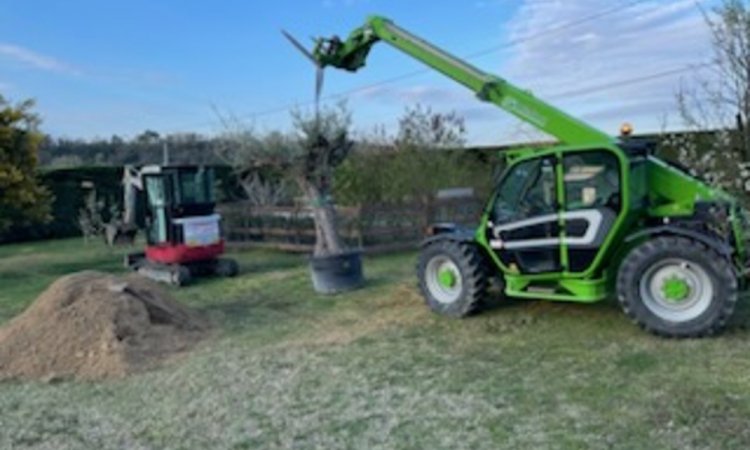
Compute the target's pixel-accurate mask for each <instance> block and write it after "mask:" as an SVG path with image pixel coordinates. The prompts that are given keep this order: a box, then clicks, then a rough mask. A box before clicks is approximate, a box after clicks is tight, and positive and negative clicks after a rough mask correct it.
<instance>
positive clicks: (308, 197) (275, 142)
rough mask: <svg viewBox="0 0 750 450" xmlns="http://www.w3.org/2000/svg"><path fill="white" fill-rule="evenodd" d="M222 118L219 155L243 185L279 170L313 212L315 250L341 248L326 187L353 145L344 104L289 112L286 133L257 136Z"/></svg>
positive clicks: (337, 250) (325, 251) (323, 252)
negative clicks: (290, 124)
mask: <svg viewBox="0 0 750 450" xmlns="http://www.w3.org/2000/svg"><path fill="white" fill-rule="evenodd" d="M222 120H223V122H224V125H225V127H226V128H227V132H225V133H224V136H223V139H224V144H223V145H222V146H221V147H219V149H218V154H219V155H220V156H221V158H222V159H223V160H224V161H226V162H228V163H230V164H232V165H233V166H234V167H235V170H236V172H237V173H239V174H241V176H242V177H243V179H244V180H245V182H244V184H246V185H249V184H250V183H252V182H253V180H262V179H263V177H268V176H269V174H274V173H276V174H283V175H284V177H286V178H287V179H288V180H291V181H293V182H294V183H295V184H296V186H297V188H298V189H299V192H300V193H301V194H302V196H303V197H304V199H305V201H306V203H307V204H308V205H309V206H310V208H311V210H312V212H313V217H314V221H315V235H316V241H315V251H314V255H315V256H326V255H335V254H340V253H343V252H344V245H343V242H342V240H341V237H340V235H339V233H338V228H337V223H336V211H335V209H334V205H333V201H332V200H333V199H332V197H331V188H332V182H333V173H334V170H335V168H336V167H337V166H339V165H340V164H341V163H342V162H343V161H344V160H345V159H346V157H347V156H348V155H349V153H350V151H351V150H352V147H353V146H354V142H353V141H352V140H351V132H350V129H351V114H350V113H349V111H348V109H347V108H346V106H345V105H344V104H340V105H338V106H337V107H332V108H322V109H321V110H320V111H319V113H317V114H306V113H304V112H302V111H294V112H293V113H292V121H293V131H292V132H291V133H288V134H283V133H279V132H273V133H269V134H266V135H259V134H257V133H256V132H255V131H254V130H252V129H247V128H246V127H243V126H242V125H241V124H239V123H238V122H237V121H234V122H232V121H231V120H226V119H222ZM266 179H268V178H266Z"/></svg>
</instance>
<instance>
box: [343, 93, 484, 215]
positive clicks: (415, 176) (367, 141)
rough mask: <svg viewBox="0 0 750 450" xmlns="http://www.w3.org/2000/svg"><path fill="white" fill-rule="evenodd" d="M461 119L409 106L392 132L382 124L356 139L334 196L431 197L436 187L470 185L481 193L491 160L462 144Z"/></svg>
mask: <svg viewBox="0 0 750 450" xmlns="http://www.w3.org/2000/svg"><path fill="white" fill-rule="evenodd" d="M465 142H466V128H465V126H464V120H463V118H462V117H460V116H459V115H458V114H456V113H454V112H448V113H441V112H436V111H433V110H431V109H430V108H427V107H423V106H420V105H417V106H414V107H408V108H406V110H405V111H404V114H403V116H402V117H401V119H400V120H399V127H398V130H397V131H396V133H395V135H388V133H386V132H385V131H384V130H383V129H382V128H378V129H376V130H375V132H373V133H370V134H369V135H366V136H364V137H363V138H361V139H360V140H359V141H358V143H357V146H356V151H355V153H354V155H352V157H351V158H349V159H348V160H347V161H346V162H345V163H344V164H343V165H342V166H341V168H340V169H339V170H338V171H337V173H336V183H335V187H336V191H335V192H336V195H337V199H338V200H339V201H340V202H344V203H346V204H349V205H363V204H373V203H375V204H377V203H389V204H398V203H413V202H430V201H431V199H432V198H433V197H434V196H435V194H436V193H437V191H438V190H440V189H444V188H452V187H471V188H473V189H474V190H475V191H479V192H480V195H484V194H486V192H487V191H488V189H489V184H490V181H491V174H492V164H491V163H487V162H483V161H481V159H480V158H478V157H477V155H476V154H474V153H471V152H469V151H467V150H465V149H464V145H465Z"/></svg>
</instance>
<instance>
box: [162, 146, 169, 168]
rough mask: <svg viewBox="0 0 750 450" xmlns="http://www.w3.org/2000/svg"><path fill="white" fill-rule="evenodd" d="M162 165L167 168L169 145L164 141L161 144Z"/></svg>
mask: <svg viewBox="0 0 750 450" xmlns="http://www.w3.org/2000/svg"><path fill="white" fill-rule="evenodd" d="M161 159H162V165H163V166H168V165H169V144H168V143H167V141H166V140H165V141H164V142H163V143H162V158H161Z"/></svg>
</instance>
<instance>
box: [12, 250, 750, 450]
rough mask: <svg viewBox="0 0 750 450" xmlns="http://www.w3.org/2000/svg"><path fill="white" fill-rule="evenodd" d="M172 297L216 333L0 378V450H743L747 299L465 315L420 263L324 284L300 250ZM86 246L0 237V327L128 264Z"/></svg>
mask: <svg viewBox="0 0 750 450" xmlns="http://www.w3.org/2000/svg"><path fill="white" fill-rule="evenodd" d="M235 256H236V257H237V258H238V259H239V260H240V262H241V264H242V267H243V273H242V275H241V276H240V277H238V278H236V279H232V280H221V279H207V280H201V281H200V282H198V283H197V284H196V285H194V286H191V287H188V288H184V289H180V290H177V289H174V290H173V292H174V294H175V295H176V296H177V297H178V298H179V299H180V300H182V301H184V302H185V303H187V304H189V305H191V306H192V307H194V308H196V309H199V310H202V311H204V312H205V313H206V314H208V315H210V316H211V317H212V318H213V320H214V321H215V322H216V323H217V326H218V327H219V328H220V333H219V334H218V335H217V337H216V338H214V339H213V340H211V341H209V342H207V343H205V344H204V345H202V346H201V347H200V348H199V349H198V350H197V351H195V352H194V353H193V354H191V355H190V356H189V357H188V358H186V359H183V360H181V361H179V362H176V363H174V364H170V365H168V366H166V367H164V368H162V369H160V370H158V371H154V372H150V373H146V374H142V375H138V376H134V377H132V378H128V379H124V380H119V381H109V382H102V383H77V382H70V383H62V384H53V385H46V384H42V383H18V382H12V383H4V384H0V430H2V432H0V448H55V449H68V448H69V449H72V448H96V449H108V448H196V449H203V448H227V449H256V448H303V449H308V448H320V449H333V448H404V449H407V448H447V449H456V448H472V449H474V448H487V449H494V448H575V449H577V448H595V449H598V448H633V449H643V448H649V449H655V448H674V449H685V448H738V449H739V448H743V449H744V448H749V447H750V358H749V357H748V352H749V351H750V345H749V344H750V333H749V332H748V328H747V323H748V321H749V320H750V309H749V308H747V306H746V300H743V304H742V305H741V307H740V310H739V311H738V314H737V317H736V319H735V321H734V323H733V324H732V326H731V327H730V329H729V330H728V331H727V332H726V333H725V334H724V335H722V336H721V337H718V338H714V339H705V340H688V341H674V340H664V339H660V338H656V337H653V336H650V335H648V334H645V333H643V332H642V331H640V330H639V329H638V328H636V327H635V326H634V325H632V324H631V323H630V322H629V321H628V320H626V318H625V317H624V315H623V314H622V313H621V312H620V311H619V309H618V308H617V306H616V305H615V304H614V303H613V302H605V303H601V304H596V305H590V306H585V305H574V304H553V303H543V302H510V301H506V302H498V303H497V304H495V305H493V307H492V308H491V309H490V310H489V311H486V312H484V313H483V314H481V315H479V316H476V317H473V318H471V319H468V320H462V321H455V320H449V319H445V318H441V317H437V316H435V315H433V314H432V313H430V312H429V311H428V310H427V308H426V307H425V306H424V305H423V304H422V303H421V299H420V297H419V295H418V294H417V292H416V290H415V287H414V284H415V282H414V278H413V265H414V255H413V254H402V255H395V256H387V257H379V258H371V259H367V260H366V261H365V269H366V272H367V278H368V280H369V283H368V287H367V288H366V289H362V290H360V291H357V292H354V293H351V294H347V295H343V296H338V297H332V298H331V297H320V296H317V295H315V294H314V293H313V292H312V289H311V287H310V282H309V279H308V274H307V271H306V268H305V261H304V258H302V257H299V256H292V255H284V254H277V253H269V252H250V253H243V254H240V255H235ZM120 261H121V252H119V251H111V250H108V249H106V248H104V247H102V246H99V245H98V244H97V245H94V244H91V245H89V246H84V245H82V243H81V241H79V240H69V241H57V242H49V243H39V244H24V245H13V246H6V247H0V286H1V287H2V288H1V289H0V321H6V320H8V319H10V318H11V317H12V316H13V315H15V314H17V313H18V312H19V311H21V310H22V309H23V308H24V307H25V306H26V305H28V304H29V302H30V301H32V300H33V298H34V297H35V296H36V295H37V294H38V293H39V292H41V290H43V289H44V288H45V286H46V285H48V284H49V283H50V282H51V281H53V280H54V279H55V278H56V277H58V276H60V275H62V274H64V273H68V272H70V271H75V270H81V269H87V268H91V269H99V270H106V271H119V270H121V269H120Z"/></svg>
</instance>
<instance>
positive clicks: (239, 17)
mask: <svg viewBox="0 0 750 450" xmlns="http://www.w3.org/2000/svg"><path fill="white" fill-rule="evenodd" d="M715 3H716V1H715V0H702V1H701V0H698V1H696V0H640V1H637V0H615V1H611V0H464V1H460V0H444V1H439V2H438V1H428V0H400V1H399V0H305V1H302V0H296V1H292V0H276V1H271V2H269V1H246V0H244V1H243V0H214V1H205V0H204V1H197V0H127V1H125V0H109V1H102V0H67V1H60V0H0V94H2V95H3V96H4V97H6V98H8V99H10V100H12V101H19V100H22V99H26V98H34V99H35V100H36V102H37V112H38V113H39V114H40V115H41V116H42V119H43V124H42V130H43V131H44V132H46V133H49V134H51V135H53V136H56V137H69V138H86V139H90V138H95V137H103V138H108V137H110V136H112V135H115V134H117V135H119V136H125V137H132V136H135V135H137V134H138V133H140V132H142V131H144V130H146V129H151V130H155V131H157V132H159V133H161V134H167V133H180V132H198V133H204V134H213V133H220V132H221V131H222V130H223V125H222V123H221V120H220V119H219V117H220V116H228V115H231V116H233V117H236V118H237V119H239V120H240V121H241V122H242V124H243V126H247V127H253V128H255V129H256V130H259V131H270V130H276V129H288V127H289V126H290V114H289V108H290V107H292V106H296V107H298V108H302V109H303V110H304V109H305V108H308V109H309V108H311V101H312V99H313V90H314V88H313V86H314V68H313V66H312V65H311V64H310V62H309V61H307V60H306V59H304V57H303V56H302V55H301V54H299V53H298V52H297V51H296V50H295V49H294V48H293V47H292V46H291V45H289V43H288V42H287V41H286V40H284V38H283V37H282V35H281V33H280V30H281V29H286V30H288V31H289V32H291V33H292V34H294V35H295V36H298V37H299V38H300V40H302V41H303V42H311V41H309V37H312V36H330V35H333V34H337V35H340V36H346V35H347V34H348V33H349V32H350V31H351V30H352V29H354V28H356V27H357V26H359V25H361V24H363V23H364V21H365V20H366V18H367V17H368V16H369V15H371V14H379V15H385V16H387V17H389V18H391V19H392V20H394V21H395V22H396V23H397V24H399V25H400V26H401V27H403V28H406V29H407V30H409V31H411V32H412V33H415V34H417V35H419V36H421V37H423V38H425V39H427V40H429V41H430V42H432V43H434V44H436V45H438V46H440V47H441V48H443V49H445V50H448V51H450V52H451V53H453V54H455V55H457V56H460V57H468V56H470V55H476V54H478V53H481V56H478V57H472V58H470V59H469V61H470V62H472V63H473V64H474V65H476V66H478V67H480V68H482V69H484V70H487V71H488V72H492V73H495V74H497V75H499V76H501V77H503V78H506V79H507V80H509V81H510V82H512V83H514V84H515V85H518V86H521V87H523V88H525V89H529V90H531V91H532V92H534V94H535V95H536V96H537V97H539V98H542V99H545V100H547V101H549V102H550V103H552V104H554V105H556V106H558V107H560V108H562V109H564V110H565V111H567V112H568V113H570V114H572V115H575V116H577V117H580V118H582V119H584V120H586V121H587V122H589V123H591V124H592V125H594V126H596V127H599V128H600V129H602V130H604V131H606V132H607V133H609V134H616V133H617V131H618V129H619V127H620V124H622V123H623V122H630V123H632V124H633V125H634V126H635V129H636V131H637V132H650V131H659V130H662V129H664V128H668V129H679V128H680V122H679V118H678V117H677V114H676V112H675V103H676V101H675V95H676V92H677V90H678V89H679V86H680V85H681V84H689V83H690V82H691V81H692V80H694V79H695V77H696V76H701V72H702V71H706V70H710V68H707V67H706V66H705V65H704V66H701V64H705V63H706V62H707V61H709V60H710V58H711V49H710V35H709V32H708V29H707V27H706V25H705V20H704V17H703V14H702V12H701V8H702V9H703V10H704V11H710V9H711V8H712V6H714V5H715ZM423 67H424V66H422V65H420V63H419V62H418V61H416V60H413V59H411V58H409V57H407V56H405V55H403V54H401V53H399V52H398V51H396V50H395V49H394V48H389V47H388V46H387V45H386V44H382V43H381V44H380V45H379V46H377V47H376V48H375V50H373V52H372V54H371V56H370V58H369V60H368V64H367V67H366V68H364V69H362V70H361V71H360V72H358V73H356V74H350V73H343V72H338V71H334V70H328V71H327V74H326V86H325V92H324V95H326V96H328V97H333V98H334V99H331V100H329V102H334V101H337V100H335V99H338V98H340V96H338V95H337V94H340V93H348V95H346V96H344V97H345V98H346V101H347V104H348V106H349V109H350V110H351V111H352V114H353V117H354V122H355V126H356V127H357V129H358V130H360V132H361V133H367V132H368V130H372V129H374V128H375V127H376V126H384V127H386V129H388V130H389V131H393V130H395V129H396V127H397V123H398V118H399V117H400V116H401V115H402V114H403V112H404V110H405V108H406V107H408V106H413V105H415V104H417V103H419V104H422V105H424V106H429V107H431V108H432V109H433V110H435V111H440V112H448V111H456V112H457V113H459V114H460V115H462V116H463V117H465V119H466V125H467V130H468V133H469V136H468V137H469V142H470V143H471V144H476V145H491V144H505V143H510V142H519V141H524V140H532V139H538V138H539V136H538V135H536V134H535V133H532V132H529V130H528V129H527V128H525V127H521V126H519V123H518V122H517V121H515V120H514V119H511V118H510V117H509V116H508V115H507V114H506V113H505V112H503V111H502V110H500V109H498V108H497V107H495V106H493V105H488V104H484V103H482V102H480V101H479V100H477V99H476V97H475V96H474V95H473V94H472V93H471V92H469V91H468V90H466V89H464V88H462V87H461V86H459V85H456V84H455V83H453V82H451V81H450V80H447V79H445V78H443V77H442V76H441V75H439V74H436V73H433V72H431V71H429V70H422V69H423ZM408 74H414V75H412V76H407V77H404V75H408ZM393 79H396V81H393V82H384V81H388V80H393Z"/></svg>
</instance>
